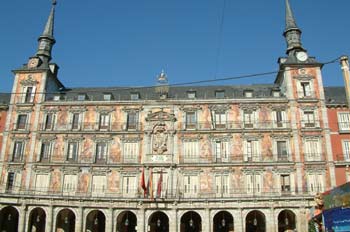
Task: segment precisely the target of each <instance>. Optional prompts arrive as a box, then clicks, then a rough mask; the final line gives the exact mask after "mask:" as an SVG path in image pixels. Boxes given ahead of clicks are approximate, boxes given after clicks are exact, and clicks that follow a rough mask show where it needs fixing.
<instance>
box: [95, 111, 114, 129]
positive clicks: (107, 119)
mask: <svg viewBox="0 0 350 232" xmlns="http://www.w3.org/2000/svg"><path fill="white" fill-rule="evenodd" d="M98 118H99V120H98V128H99V130H109V129H110V125H111V114H110V113H105V112H103V113H102V112H101V113H100V114H99V117H98Z"/></svg>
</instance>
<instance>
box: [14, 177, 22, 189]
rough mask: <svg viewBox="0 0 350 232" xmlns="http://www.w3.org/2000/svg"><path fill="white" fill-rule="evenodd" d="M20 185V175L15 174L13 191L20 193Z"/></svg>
mask: <svg viewBox="0 0 350 232" xmlns="http://www.w3.org/2000/svg"><path fill="white" fill-rule="evenodd" d="M21 185H22V174H21V173H16V174H15V181H14V189H15V191H21V187H22V186H21Z"/></svg>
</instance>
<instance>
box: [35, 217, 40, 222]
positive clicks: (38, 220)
mask: <svg viewBox="0 0 350 232" xmlns="http://www.w3.org/2000/svg"><path fill="white" fill-rule="evenodd" d="M36 222H38V223H39V222H40V216H39V215H38V216H36Z"/></svg>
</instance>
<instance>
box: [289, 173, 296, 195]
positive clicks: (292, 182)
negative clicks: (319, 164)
mask: <svg viewBox="0 0 350 232" xmlns="http://www.w3.org/2000/svg"><path fill="white" fill-rule="evenodd" d="M290 191H291V193H292V194H295V174H294V173H291V174H290Z"/></svg>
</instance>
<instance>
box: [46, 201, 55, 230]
mask: <svg viewBox="0 0 350 232" xmlns="http://www.w3.org/2000/svg"><path fill="white" fill-rule="evenodd" d="M47 212H48V213H47V215H46V226H45V231H46V232H51V231H54V230H53V228H52V224H53V223H52V222H53V207H52V205H50V207H49V210H48V211H47Z"/></svg>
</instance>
